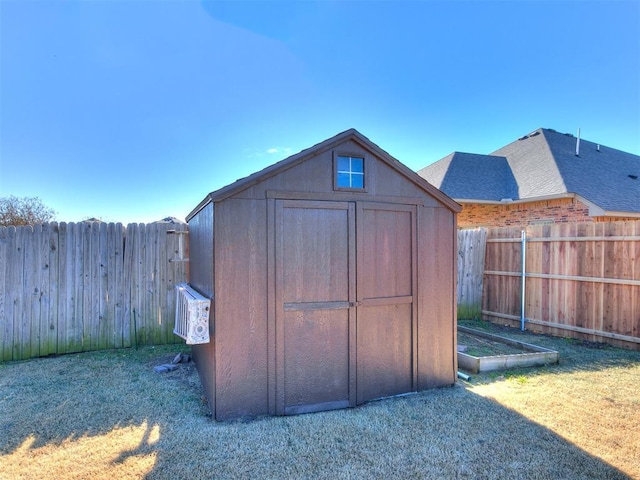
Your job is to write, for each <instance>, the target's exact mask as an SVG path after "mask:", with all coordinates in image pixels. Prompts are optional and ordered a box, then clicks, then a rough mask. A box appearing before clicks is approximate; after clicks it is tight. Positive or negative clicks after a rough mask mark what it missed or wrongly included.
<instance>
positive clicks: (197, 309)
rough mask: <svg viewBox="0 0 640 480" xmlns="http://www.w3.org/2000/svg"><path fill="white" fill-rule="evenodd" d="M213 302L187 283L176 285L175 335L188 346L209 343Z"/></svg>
mask: <svg viewBox="0 0 640 480" xmlns="http://www.w3.org/2000/svg"><path fill="white" fill-rule="evenodd" d="M210 306H211V301H210V300H209V299H208V298H205V297H203V296H202V295H200V294H199V293H198V292H196V291H195V290H194V289H193V288H191V287H190V286H189V285H188V284H186V283H180V284H178V285H176V323H175V326H174V328H173V333H175V334H176V335H178V336H180V337H182V338H184V339H185V340H186V341H187V345H196V344H199V343H209V308H210Z"/></svg>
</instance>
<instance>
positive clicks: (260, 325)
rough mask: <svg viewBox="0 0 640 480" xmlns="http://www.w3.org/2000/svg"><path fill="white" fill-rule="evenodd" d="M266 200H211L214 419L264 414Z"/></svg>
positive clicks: (265, 394) (266, 379) (265, 361)
mask: <svg viewBox="0 0 640 480" xmlns="http://www.w3.org/2000/svg"><path fill="white" fill-rule="evenodd" d="M266 205H267V202H266V199H263V200H244V199H236V198H229V199H227V200H225V201H224V202H221V203H218V204H216V223H215V238H216V245H215V246H216V250H215V265H216V271H215V285H216V300H217V301H216V303H215V321H216V328H215V330H216V332H215V340H216V379H217V380H216V386H217V388H216V418H217V419H219V420H225V419H228V418H233V417H242V416H257V415H266V414H268V413H269V412H268V408H269V407H268V403H269V402H268V368H267V361H268V359H267V344H268V342H267V214H266V212H267V209H266Z"/></svg>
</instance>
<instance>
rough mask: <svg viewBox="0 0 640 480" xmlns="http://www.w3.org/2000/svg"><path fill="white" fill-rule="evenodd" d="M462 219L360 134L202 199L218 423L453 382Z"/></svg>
mask: <svg viewBox="0 0 640 480" xmlns="http://www.w3.org/2000/svg"><path fill="white" fill-rule="evenodd" d="M459 211H460V206H459V205H458V204H457V203H455V202H454V201H453V200H451V199H450V198H449V197H447V196H446V195H445V194H444V193H442V192H441V191H440V190H438V189H436V188H435V187H433V186H432V185H430V184H429V183H427V182H426V181H425V180H424V179H423V178H421V177H420V176H418V175H417V174H416V173H415V172H413V171H412V170H410V169H409V168H408V167H406V166H404V165H403V164H402V163H400V162H399V161H398V160H396V159H394V158H393V157H391V156H390V155H389V154H388V153H386V152H385V151H383V150H382V149H381V148H380V147H378V146H377V145H375V144H374V143H372V142H371V141H370V140H369V139H367V138H366V137H364V136H363V135H362V134H360V133H359V132H357V131H356V130H353V129H351V130H347V131H345V132H343V133H340V134H338V135H336V136H335V137H333V138H330V139H328V140H325V141H324V142H322V143H319V144H317V145H315V146H313V147H311V148H309V149H307V150H303V151H302V152H300V153H298V154H296V155H293V156H291V157H289V158H287V159H285V160H282V161H281V162H278V163H276V164H274V165H272V166H270V167H268V168H266V169H264V170H262V171H260V172H257V173H255V174H253V175H251V176H249V177H246V178H244V179H241V180H238V181H237V182H235V183H233V184H231V185H228V186H226V187H224V188H222V189H220V190H217V191H215V192H213V193H210V194H209V195H207V196H206V197H205V198H204V200H203V201H202V202H201V203H200V204H199V205H198V206H197V207H196V208H195V209H194V210H193V211H192V212H191V213H190V214H189V215H188V217H187V221H188V223H189V236H190V241H189V248H190V284H191V286H192V287H193V288H195V289H196V290H198V291H199V292H200V293H201V294H203V295H204V296H207V297H209V298H210V299H211V313H210V317H209V330H210V341H209V343H206V344H201V345H194V346H193V356H194V359H195V361H196V365H197V368H198V372H199V374H200V378H201V380H202V383H203V386H204V389H205V392H206V395H207V397H208V401H209V404H210V407H211V410H212V412H213V415H214V417H215V418H216V419H217V420H225V419H232V418H238V417H247V416H259V415H288V414H296V413H304V412H313V411H320V410H328V409H335V408H343V407H353V406H356V405H358V404H361V403H363V402H367V401H369V400H373V399H378V398H382V397H387V396H392V395H398V394H404V393H408V392H415V391H419V390H424V389H427V388H431V387H439V386H445V385H451V384H453V383H455V380H456V369H457V365H456V320H455V318H456V312H455V305H456V297H455V292H456V288H455V284H456V266H457V251H456V214H457V212H459Z"/></svg>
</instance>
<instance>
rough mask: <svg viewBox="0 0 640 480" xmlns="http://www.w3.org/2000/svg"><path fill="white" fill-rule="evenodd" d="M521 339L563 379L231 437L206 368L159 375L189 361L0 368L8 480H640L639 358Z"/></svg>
mask: <svg viewBox="0 0 640 480" xmlns="http://www.w3.org/2000/svg"><path fill="white" fill-rule="evenodd" d="M471 326H473V327H476V328H477V327H478V325H477V324H471ZM490 328H491V329H492V331H495V329H496V328H497V327H490ZM507 334H508V335H511V336H513V337H514V338H518V339H524V340H525V341H528V342H530V343H537V344H539V345H542V346H546V347H549V348H555V349H557V350H559V351H560V356H561V357H560V358H561V362H560V364H559V365H555V366H549V367H544V368H536V369H527V370H525V369H523V370H519V371H509V372H504V373H500V374H496V373H492V374H483V375H478V376H476V377H474V378H473V379H472V382H471V383H470V384H466V383H464V384H463V383H460V384H458V385H457V386H456V387H453V388H444V389H437V390H432V391H427V392H422V393H419V394H415V395H411V396H406V397H401V398H394V399H388V400H383V401H379V402H372V403H370V404H367V405H364V406H361V407H358V408H355V409H351V410H341V411H334V412H324V413H317V414H310V415H301V416H296V417H285V418H260V419H256V420H252V421H244V422H229V423H217V422H214V421H212V420H211V418H210V417H209V416H208V411H207V406H206V403H205V402H203V398H202V390H201V387H200V383H199V379H198V377H197V373H196V372H195V369H194V368H193V365H192V364H185V365H181V366H180V367H179V368H178V369H177V370H175V371H173V372H170V373H166V374H157V373H154V372H153V366H154V365H158V364H160V363H166V362H167V361H169V360H170V359H171V358H173V356H174V355H175V354H176V353H177V352H178V351H187V350H186V348H185V347H180V346H175V345H173V346H167V347H156V348H142V349H139V350H134V349H131V350H118V351H109V352H94V353H84V354H78V355H67V356H61V357H56V358H44V359H37V360H30V361H25V362H12V363H5V364H0V478H1V479H45V480H46V479H67V478H69V479H92V480H99V479H110V480H113V479H126V478H150V479H154V478H159V479H164V478H167V479H181V478H185V479H186V478H189V479H199V478H274V479H275V478H277V479H282V478H296V479H298V478H385V479H386V478H438V479H441V478H470V479H475V478H486V479H500V478H503V479H513V478H523V479H531V478H535V479H559V478H563V479H573V478H575V479H584V478H593V479H596V478H597V479H602V478H610V479H616V478H639V479H640V393H639V392H640V353H638V352H629V351H625V350H619V349H614V348H590V347H592V345H583V344H582V343H581V342H575V341H567V340H563V339H554V338H550V337H544V336H538V335H533V334H528V333H526V334H520V333H519V332H517V331H513V330H508V331H507Z"/></svg>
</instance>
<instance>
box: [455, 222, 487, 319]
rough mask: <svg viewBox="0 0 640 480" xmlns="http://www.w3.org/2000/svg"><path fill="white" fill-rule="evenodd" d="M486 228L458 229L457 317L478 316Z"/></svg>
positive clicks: (480, 304)
mask: <svg viewBox="0 0 640 480" xmlns="http://www.w3.org/2000/svg"><path fill="white" fill-rule="evenodd" d="M486 240H487V230H486V229H484V228H475V229H465V230H458V289H457V298H458V318H480V316H481V311H482V279H483V273H484V257H485V245H486Z"/></svg>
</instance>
